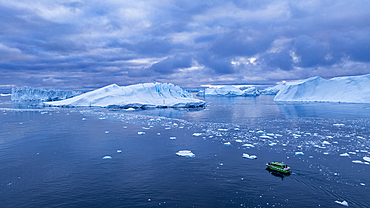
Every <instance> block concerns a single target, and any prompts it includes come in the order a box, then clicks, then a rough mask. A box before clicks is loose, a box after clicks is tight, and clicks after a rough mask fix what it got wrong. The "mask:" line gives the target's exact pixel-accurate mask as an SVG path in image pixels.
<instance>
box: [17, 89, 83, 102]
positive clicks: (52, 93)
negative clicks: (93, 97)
mask: <svg viewBox="0 0 370 208" xmlns="http://www.w3.org/2000/svg"><path fill="white" fill-rule="evenodd" d="M77 95H81V92H78V91H73V90H59V89H46V88H33V87H27V86H22V87H21V86H17V87H13V88H12V94H11V100H12V101H57V100H65V99H68V98H72V97H75V96H77Z"/></svg>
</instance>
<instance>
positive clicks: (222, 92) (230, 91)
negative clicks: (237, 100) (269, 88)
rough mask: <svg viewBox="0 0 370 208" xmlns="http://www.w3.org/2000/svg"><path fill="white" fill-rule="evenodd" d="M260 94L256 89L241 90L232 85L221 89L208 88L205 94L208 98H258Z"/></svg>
mask: <svg viewBox="0 0 370 208" xmlns="http://www.w3.org/2000/svg"><path fill="white" fill-rule="evenodd" d="M259 94H260V93H259V91H258V90H257V88H256V87H250V88H247V89H245V90H240V89H239V88H237V87H234V86H232V85H227V86H224V87H220V88H207V89H206V90H205V92H204V95H205V96H206V97H210V96H228V97H235V96H258V95H259Z"/></svg>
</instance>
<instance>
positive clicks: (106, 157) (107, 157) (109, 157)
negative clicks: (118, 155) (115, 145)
mask: <svg viewBox="0 0 370 208" xmlns="http://www.w3.org/2000/svg"><path fill="white" fill-rule="evenodd" d="M103 159H104V160H107V159H112V156H109V155H107V156H104V157H103Z"/></svg>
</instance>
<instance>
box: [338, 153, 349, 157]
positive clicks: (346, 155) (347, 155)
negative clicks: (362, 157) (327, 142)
mask: <svg viewBox="0 0 370 208" xmlns="http://www.w3.org/2000/svg"><path fill="white" fill-rule="evenodd" d="M339 156H341V157H349V154H348V153H342V154H340V155H339Z"/></svg>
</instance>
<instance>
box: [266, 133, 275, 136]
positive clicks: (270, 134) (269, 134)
mask: <svg viewBox="0 0 370 208" xmlns="http://www.w3.org/2000/svg"><path fill="white" fill-rule="evenodd" d="M266 135H267V136H274V134H273V133H268V134H266Z"/></svg>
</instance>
